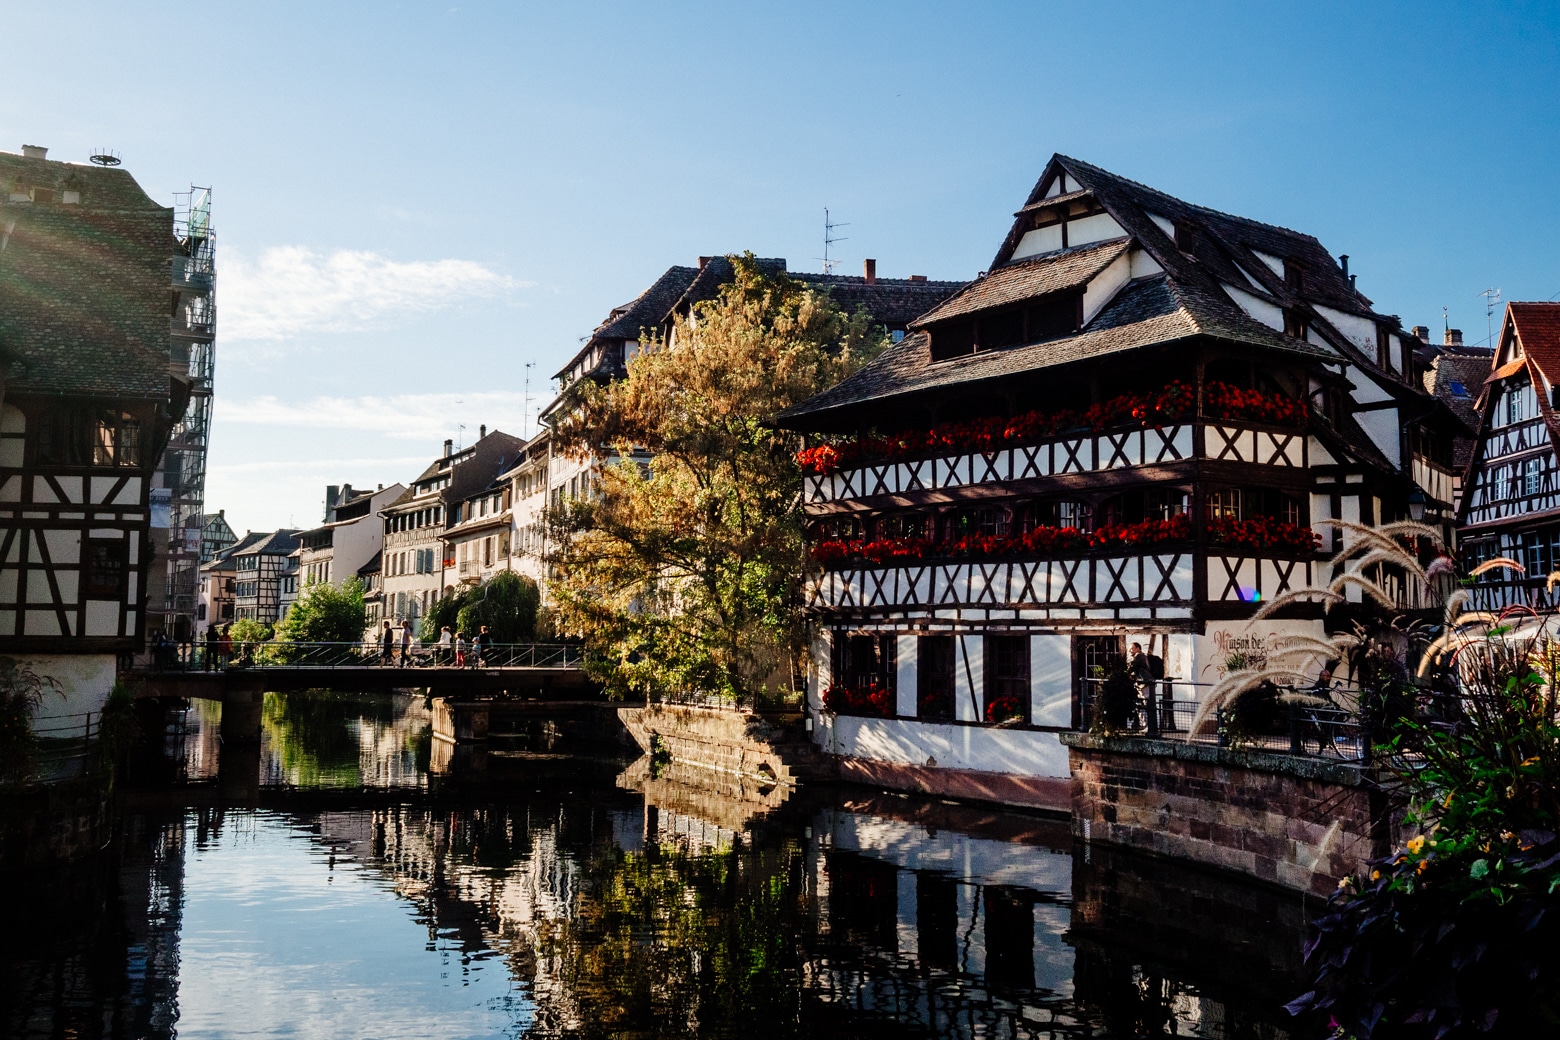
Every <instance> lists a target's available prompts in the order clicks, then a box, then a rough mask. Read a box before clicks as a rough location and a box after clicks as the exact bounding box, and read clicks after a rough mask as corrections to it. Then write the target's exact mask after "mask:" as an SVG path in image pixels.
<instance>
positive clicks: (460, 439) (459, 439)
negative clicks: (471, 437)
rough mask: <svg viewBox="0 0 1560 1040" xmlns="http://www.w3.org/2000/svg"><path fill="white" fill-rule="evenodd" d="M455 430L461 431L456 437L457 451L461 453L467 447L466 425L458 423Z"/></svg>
mask: <svg viewBox="0 0 1560 1040" xmlns="http://www.w3.org/2000/svg"><path fill="white" fill-rule="evenodd" d="M455 429H457V430H459V431H460V432H459V433H457V434H456V435H455V450H456V451H460V450H461V449H462V448H464V447H465V446H466V424H465V423H456V424H455Z"/></svg>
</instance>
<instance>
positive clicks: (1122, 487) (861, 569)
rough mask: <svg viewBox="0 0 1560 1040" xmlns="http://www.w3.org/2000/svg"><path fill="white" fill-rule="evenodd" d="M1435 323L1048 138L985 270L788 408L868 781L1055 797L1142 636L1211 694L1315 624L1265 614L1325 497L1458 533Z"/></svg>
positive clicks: (1295, 240)
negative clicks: (858, 366)
mask: <svg viewBox="0 0 1560 1040" xmlns="http://www.w3.org/2000/svg"><path fill="white" fill-rule="evenodd" d="M1416 345H1417V341H1416V340H1415V339H1414V337H1412V336H1410V335H1409V334H1407V333H1406V332H1404V331H1403V330H1402V329H1401V327H1400V326H1399V323H1398V321H1397V319H1395V318H1393V317H1390V316H1387V315H1383V314H1379V313H1377V312H1376V311H1375V310H1374V309H1373V307H1372V305H1371V302H1370V301H1369V300H1368V299H1366V298H1365V297H1364V296H1363V295H1362V294H1361V293H1360V292H1359V291H1358V290H1357V289H1356V287H1355V284H1354V280H1353V278H1351V277H1350V276H1349V274H1348V271H1347V268H1346V258H1342V262H1340V261H1339V260H1334V259H1333V257H1332V256H1330V255H1329V254H1328V253H1327V252H1326V250H1325V249H1323V248H1322V246H1321V243H1319V242H1318V241H1317V240H1316V239H1315V238H1313V237H1311V236H1309V235H1305V234H1301V233H1299V232H1295V231H1290V230H1287V229H1284V228H1280V227H1274V226H1272V225H1268V224H1262V223H1259V222H1257V221H1253V220H1247V219H1244V218H1240V217H1234V216H1230V215H1227V214H1224V213H1219V212H1216V211H1214V210H1210V209H1206V208H1203V207H1200V206H1194V205H1190V204H1188V203H1185V202H1182V201H1181V200H1179V199H1176V198H1173V197H1171V196H1169V195H1166V194H1164V193H1162V192H1158V191H1155V190H1153V189H1150V188H1147V187H1145V186H1143V185H1141V184H1137V183H1135V182H1132V181H1129V180H1126V179H1124V178H1121V177H1118V176H1116V175H1114V174H1111V173H1108V172H1106V171H1104V170H1101V169H1099V168H1097V167H1094V166H1091V165H1089V164H1087V163H1083V162H1079V161H1078V160H1075V159H1070V158H1067V157H1064V156H1056V157H1054V158H1053V159H1052V160H1051V162H1050V163H1049V164H1048V165H1047V167H1046V169H1045V172H1044V173H1043V175H1042V176H1041V178H1040V181H1039V183H1038V184H1037V185H1036V186H1035V189H1034V191H1033V192H1032V193H1031V194H1030V196H1029V197H1028V198H1027V199H1026V200H1025V201H1024V205H1023V206H1022V208H1020V209H1019V211H1018V212H1017V214H1016V215H1015V217H1014V221H1013V224H1012V227H1011V230H1010V231H1009V233H1008V235H1007V236H1006V238H1005V239H1004V240H1003V242H1002V244H1001V246H1000V247H999V249H998V251H997V255H996V257H995V259H994V260H993V262H992V264H991V269H990V270H989V271H988V272H985V273H984V274H982V275H981V276H980V277H979V278H977V279H976V280H975V281H973V282H971V283H970V284H969V285H967V286H966V287H964V288H963V289H962V290H961V291H959V292H958V293H956V294H954V295H953V296H951V297H950V298H949V299H947V300H946V301H944V302H942V303H941V304H939V305H938V306H936V307H934V308H932V309H931V310H929V311H927V312H926V313H924V314H922V315H921V316H920V317H918V318H917V319H916V320H915V321H913V322H912V323H911V324H910V332H909V334H908V335H907V336H905V337H904V339H903V340H901V341H900V342H898V343H896V344H894V345H893V346H891V347H890V348H888V350H887V351H886V352H885V353H884V354H882V355H881V356H880V357H879V358H877V359H876V360H874V361H873V362H872V363H870V364H868V365H867V366H865V367H864V368H863V369H862V370H861V371H859V372H857V373H856V374H855V375H854V376H852V377H850V378H849V379H847V380H845V381H844V382H842V383H841V384H839V385H838V386H836V387H834V388H832V389H830V390H828V391H825V392H824V393H822V394H820V395H818V396H816V397H814V398H812V399H811V400H809V401H806V402H804V403H802V404H800V405H798V406H796V407H794V408H792V409H790V410H789V411H788V412H786V413H784V414H782V416H781V417H780V420H779V421H780V423H781V424H782V425H783V426H786V427H789V428H792V429H796V430H800V431H803V432H805V433H806V434H807V435H808V439H809V445H810V446H809V447H808V448H807V450H806V451H804V453H803V456H802V461H803V468H804V472H805V474H806V475H805V477H804V503H805V508H806V510H807V513H808V516H809V519H810V523H811V528H812V539H813V556H814V560H815V562H816V564H817V571H816V573H815V575H814V578H813V580H812V581H811V583H810V593H809V596H810V609H811V610H812V611H813V612H814V616H815V617H816V620H817V626H818V628H817V631H818V644H817V647H816V652H815V654H814V660H815V666H816V674H815V675H814V676H813V680H812V684H811V690H810V704H811V707H812V710H813V711H814V713H815V714H817V717H818V721H819V722H820V725H819V726H818V727H817V730H816V732H817V733H818V734H819V739H820V740H821V741H822V742H823V743H824V744H825V745H826V746H827V747H829V748H830V749H831V750H833V751H834V752H835V753H836V754H838V755H840V756H841V757H842V761H843V762H845V763H846V764H847V767H848V768H853V769H856V770H858V771H860V772H862V773H863V775H866V776H868V777H870V778H871V779H873V780H874V781H877V782H881V783H889V784H894V783H903V784H905V785H909V786H926V785H928V784H931V785H932V786H933V787H934V788H935V787H936V785H937V784H942V785H943V786H944V787H945V788H946V789H948V790H958V789H962V788H961V787H960V785H965V786H968V785H971V784H973V785H974V787H973V788H971V789H978V790H981V791H984V792H985V793H986V795H988V796H990V795H993V794H1000V796H1001V797H1004V798H1010V799H1012V800H1016V801H1024V800H1030V801H1035V802H1038V803H1040V804H1046V803H1060V802H1065V785H1064V783H1063V778H1065V777H1066V776H1067V775H1068V764H1067V756H1066V753H1065V749H1064V748H1063V747H1062V746H1061V744H1060V742H1059V740H1058V739H1057V736H1056V734H1057V732H1059V731H1061V730H1066V729H1071V728H1076V727H1080V726H1084V725H1087V723H1088V721H1089V720H1088V718H1087V711H1086V703H1087V700H1088V695H1089V690H1090V688H1091V687H1090V684H1091V682H1093V681H1094V680H1095V679H1096V678H1097V677H1098V676H1099V675H1100V674H1101V673H1102V671H1104V670H1106V669H1108V668H1109V667H1110V666H1111V665H1112V664H1113V663H1115V662H1119V661H1120V660H1121V659H1122V657H1123V655H1124V654H1125V653H1127V652H1128V651H1129V648H1130V646H1131V644H1133V643H1138V644H1141V646H1142V648H1143V650H1144V651H1146V652H1148V653H1149V654H1151V655H1153V656H1156V657H1159V658H1161V659H1162V660H1163V662H1164V666H1165V673H1166V679H1167V681H1168V682H1169V689H1172V690H1173V692H1174V695H1175V697H1176V698H1177V699H1195V698H1196V697H1197V696H1198V694H1199V691H1200V690H1203V689H1205V688H1206V684H1209V683H1212V682H1213V681H1215V680H1216V679H1217V678H1219V677H1220V676H1221V675H1222V673H1223V671H1224V669H1225V667H1226V664H1227V662H1228V660H1229V658H1230V657H1231V656H1232V655H1233V654H1235V653H1241V654H1244V655H1245V656H1246V657H1247V658H1248V659H1250V658H1253V657H1258V656H1260V655H1261V654H1263V653H1265V652H1268V651H1269V650H1270V649H1271V648H1272V647H1273V646H1274V644H1275V643H1276V642H1282V641H1283V640H1284V639H1286V638H1288V637H1290V636H1292V635H1295V634H1298V633H1301V632H1317V631H1319V628H1320V625H1321V623H1322V622H1321V618H1320V616H1319V615H1317V614H1310V615H1307V614H1305V613H1303V612H1301V613H1295V612H1291V613H1290V614H1289V616H1287V617H1284V618H1282V619H1280V620H1274V621H1270V622H1264V623H1263V624H1262V625H1260V626H1258V627H1257V628H1255V629H1248V628H1247V627H1246V621H1247V619H1248V618H1249V617H1250V615H1251V614H1252V613H1253V612H1254V611H1255V610H1256V609H1257V604H1258V603H1259V602H1261V601H1263V600H1267V599H1271V598H1272V597H1274V596H1276V595H1278V594H1279V593H1282V592H1284V591H1286V590H1288V589H1292V588H1296V587H1298V586H1302V585H1305V584H1309V583H1311V582H1314V581H1317V580H1319V579H1324V578H1326V577H1329V576H1328V575H1323V574H1321V573H1320V569H1321V567H1322V561H1323V560H1324V559H1325V556H1324V553H1325V552H1326V551H1328V550H1331V549H1332V548H1333V547H1334V545H1335V544H1338V543H1337V542H1336V541H1335V539H1336V538H1337V537H1339V536H1338V534H1337V532H1335V531H1334V530H1332V529H1329V528H1327V527H1326V526H1325V525H1322V524H1320V523H1319V522H1320V521H1324V520H1327V519H1331V518H1339V519H1344V520H1350V521H1359V522H1363V523H1374V522H1380V521H1387V520H1394V519H1402V518H1407V517H1408V516H1409V514H1410V511H1411V510H1412V511H1414V512H1418V511H1419V508H1417V507H1422V508H1423V509H1424V511H1425V513H1426V515H1427V517H1428V518H1429V519H1430V520H1431V521H1432V522H1440V523H1442V524H1443V525H1447V526H1449V524H1450V522H1451V515H1452V514H1451V511H1452V504H1453V503H1452V498H1453V496H1452V471H1451V466H1450V461H1451V460H1450V457H1449V453H1450V443H1451V435H1452V433H1453V432H1454V431H1455V430H1457V429H1459V428H1460V425H1459V423H1458V421H1457V420H1456V419H1455V417H1453V416H1452V415H1451V413H1450V412H1449V411H1447V409H1446V407H1445V406H1444V405H1443V404H1441V403H1440V402H1438V401H1437V400H1436V399H1435V398H1434V397H1433V396H1432V395H1430V394H1429V393H1427V392H1426V390H1425V387H1424V382H1423V380H1424V372H1423V371H1422V361H1421V360H1420V359H1419V358H1418V357H1417V355H1416V351H1415V347H1416ZM1401 591H1402V594H1403V596H1404V597H1405V601H1408V600H1411V599H1412V598H1413V596H1414V594H1415V592H1416V591H1417V590H1414V589H1409V588H1402V590H1401ZM1200 684H1201V685H1200ZM825 706H827V707H828V708H829V709H830V710H828V711H824V710H822V709H824V708H825ZM928 776H934V777H937V778H938V779H936V780H935V781H933V780H928ZM1002 784H1007V785H1008V786H1007V787H1006V788H1004V787H1002V786H1001V785H1002ZM993 785H996V786H993ZM1004 792H1005V793H1004Z"/></svg>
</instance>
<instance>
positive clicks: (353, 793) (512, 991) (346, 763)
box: [0, 694, 1319, 1040]
mask: <svg viewBox="0 0 1560 1040" xmlns="http://www.w3.org/2000/svg"><path fill="white" fill-rule="evenodd" d="M176 721H179V720H176ZM217 722H218V718H217V716H216V714H215V709H213V708H203V709H195V710H192V711H191V712H190V713H189V715H188V717H187V718H185V719H183V720H182V724H181V725H177V726H174V727H172V728H171V730H172V731H171V733H170V734H169V735H168V737H167V738H166V740H164V741H163V742H162V744H161V746H159V747H156V748H153V749H152V750H150V751H148V753H147V754H146V756H145V757H144V758H143V760H142V761H141V762H140V763H139V767H138V770H137V774H136V777H135V778H134V780H133V781H132V782H131V783H129V784H127V785H125V788H124V789H123V790H122V791H121V792H120V802H121V804H122V807H121V810H120V814H119V817H118V820H117V825H116V833H115V838H114V840H113V842H112V843H111V844H110V846H109V847H108V848H107V849H105V850H104V852H103V853H102V854H101V855H100V856H99V857H97V858H96V859H95V860H92V861H89V862H84V863H81V864H77V865H75V866H73V867H71V868H69V869H56V870H52V871H50V872H48V873H47V874H41V875H29V876H25V877H13V878H9V879H6V880H5V884H6V885H7V889H8V893H7V894H8V896H9V900H8V902H9V906H10V909H9V910H8V912H7V915H6V917H7V921H8V925H7V929H6V942H4V943H3V944H0V1029H3V1034H4V1036H7V1037H80V1038H91V1037H173V1036H180V1037H321V1038H324V1037H330V1038H337V1037H417V1038H431V1037H441V1038H442V1037H450V1038H456V1037H462V1038H463V1037H522V1036H534V1037H564V1036H570V1037H573V1036H579V1037H685V1036H696V1037H742V1038H757V1037H770V1036H777V1037H778V1036H797V1037H820V1038H830V1037H852V1038H857V1037H1047V1038H1050V1037H1085V1036H1090V1037H1131V1036H1171V1035H1181V1036H1204V1037H1215V1038H1247V1037H1249V1038H1264V1040H1266V1038H1281V1037H1288V1036H1294V1037H1301V1036H1311V1035H1319V1033H1318V1031H1315V1030H1313V1029H1305V1028H1297V1027H1296V1025H1295V1023H1294V1022H1293V1020H1291V1019H1290V1018H1289V1017H1288V1015H1287V1014H1286V1013H1285V1012H1284V1011H1283V1009H1282V1004H1283V1003H1284V1002H1285V1001H1287V1000H1288V999H1290V998H1291V997H1293V996H1294V995H1295V993H1297V992H1298V987H1297V974H1298V966H1299V955H1298V950H1299V946H1300V943H1301V941H1302V936H1303V931H1304V924H1305V919H1306V913H1307V908H1306V906H1305V905H1304V904H1303V903H1302V902H1301V901H1300V899H1299V898H1298V897H1297V896H1293V895H1286V894H1284V893H1280V892H1275V891H1272V890H1267V889H1262V888H1258V887H1255V886H1247V885H1243V884H1241V883H1239V882H1236V881H1232V880H1230V879H1228V878H1224V877H1221V876H1217V875H1213V874H1210V873H1205V872H1201V871H1197V870H1193V869H1188V868H1180V867H1176V866H1173V865H1167V864H1164V863H1162V862H1157V861H1152V860H1145V859H1141V858H1138V857H1135V856H1130V855H1124V854H1122V853H1120V852H1112V851H1110V850H1107V849H1104V848H1101V847H1097V846H1096V847H1084V846H1081V845H1077V844H1075V843H1074V842H1073V840H1072V838H1071V836H1070V834H1069V832H1068V828H1067V826H1066V824H1065V822H1058V821H1053V820H1049V819H1045V818H1040V817H1035V816H1026V815H1016V814H1008V813H1003V812H1000V811H996V810H991V809H985V808H979V807H972V806H962V805H955V804H950V803H943V802H935V801H925V800H917V799H910V798H902V797H892V796H887V795H883V794H878V793H874V792H871V791H866V790H861V789H851V788H841V789H838V790H806V791H802V792H793V793H790V794H789V796H787V793H786V792H785V791H784V790H783V789H782V790H770V789H753V788H750V787H745V786H743V785H741V784H737V783H733V782H729V781H724V780H721V779H720V778H717V777H713V776H709V775H706V776H703V777H700V776H699V775H698V774H697V773H696V772H690V771H687V770H683V771H679V770H678V769H677V768H676V767H675V765H674V767H673V768H671V769H669V770H666V771H658V772H654V773H653V772H652V771H651V770H650V769H648V768H647V765H646V763H645V762H643V761H641V762H639V763H637V764H629V763H624V762H621V761H614V760H612V759H611V758H610V757H594V756H593V757H569V756H564V755H558V754H540V753H538V754H515V755H510V756H495V757H494V758H493V759H492V760H491V761H489V762H488V763H486V767H485V769H484V770H483V771H482V773H481V774H480V775H477V776H461V775H459V774H458V771H457V772H456V773H454V774H452V773H450V772H449V771H447V770H441V771H434V770H430V763H431V762H432V761H434V758H433V754H432V748H431V742H430V739H429V725H428V723H429V719H428V713H427V711H426V710H425V708H424V707H423V704H422V702H421V700H420V699H412V698H398V697H377V698H359V697H348V696H321V695H317V694H296V695H289V696H286V697H282V696H274V697H268V698H267V703H266V705H265V708H264V713H263V718H262V726H263V739H262V744H261V746H260V748H259V749H258V754H255V752H254V751H253V750H251V751H250V753H249V755H248V756H235V755H232V754H230V760H229V762H227V763H223V762H221V761H220V755H221V753H222V751H223V749H222V748H221V747H220V745H219V742H218V740H217V737H216V732H217V730H216V726H217ZM240 759H241V760H240ZM235 762H237V765H238V767H239V773H240V774H241V775H237V776H235V775H234V768H235Z"/></svg>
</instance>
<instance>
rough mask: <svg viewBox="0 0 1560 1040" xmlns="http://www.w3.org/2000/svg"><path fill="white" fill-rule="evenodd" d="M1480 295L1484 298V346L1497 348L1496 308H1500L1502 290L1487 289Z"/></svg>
mask: <svg viewBox="0 0 1560 1040" xmlns="http://www.w3.org/2000/svg"><path fill="white" fill-rule="evenodd" d="M1479 295H1480V296H1482V297H1484V345H1485V346H1487V347H1490V348H1493V347H1494V346H1495V308H1496V307H1498V306H1500V290H1499V289H1486V290H1484V291H1483V292H1481V293H1480V294H1479Z"/></svg>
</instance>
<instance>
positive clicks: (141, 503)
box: [0, 147, 189, 711]
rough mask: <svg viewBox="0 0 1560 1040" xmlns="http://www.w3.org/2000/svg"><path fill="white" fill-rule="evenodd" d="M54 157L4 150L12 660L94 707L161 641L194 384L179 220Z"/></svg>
mask: <svg viewBox="0 0 1560 1040" xmlns="http://www.w3.org/2000/svg"><path fill="white" fill-rule="evenodd" d="M45 153H46V149H42V148H32V147H27V148H24V149H23V154H21V155H13V154H10V153H6V152H0V367H3V368H4V375H3V377H0V654H5V655H8V656H17V657H21V658H23V659H25V660H27V661H28V662H29V663H30V664H31V665H32V666H33V667H34V668H35V669H36V670H37V671H38V672H39V673H41V674H45V675H49V676H52V677H54V678H57V679H59V680H60V681H61V682H62V684H63V685H64V686H65V688H66V691H67V694H68V695H69V697H70V703H69V706H68V707H66V708H65V709H63V710H66V711H84V710H92V709H95V708H96V707H97V704H100V703H101V701H102V698H103V697H105V696H106V695H107V694H108V691H109V689H110V687H111V686H112V685H113V682H114V676H115V671H116V666H117V663H118V660H119V658H120V657H121V656H123V655H128V654H130V653H132V652H133V651H135V650H137V649H138V648H140V647H141V646H142V642H143V639H144V637H145V634H146V609H145V607H146V602H147V595H148V588H147V585H148V566H149V564H150V561H151V553H150V529H151V524H150V510H151V507H152V503H151V502H150V500H149V492H150V487H151V483H152V481H151V477H152V474H153V472H154V470H155V468H156V466H157V460H158V457H159V455H160V454H161V452H162V450H163V446H164V444H165V443H166V441H167V438H168V435H169V431H170V429H171V427H172V426H173V424H174V423H175V422H176V421H177V420H178V418H179V416H180V415H181V414H182V412H183V409H184V406H185V404H186V402H187V400H188V392H189V382H188V369H187V366H185V365H175V364H174V363H173V361H172V358H171V355H170V339H169V318H168V312H169V289H168V284H169V268H170V260H171V257H172V254H173V246H174V239H173V218H174V213H173V210H172V209H171V208H169V207H166V206H160V205H158V204H157V203H156V202H154V201H152V199H150V198H149V197H148V196H147V195H146V193H145V192H144V191H142V190H141V188H140V186H139V185H138V184H137V183H136V182H135V180H134V178H132V177H131V176H130V175H129V174H128V173H127V172H125V171H124V170H121V169H112V168H104V167H99V166H87V165H78V164H75V163H64V162H56V161H51V160H49V159H48V158H47V156H46V154H45ZM94 702H96V703H94ZM47 710H51V711H57V710H62V709H61V708H60V707H59V706H58V705H52V704H51V705H50V706H49V707H48V709H47Z"/></svg>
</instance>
